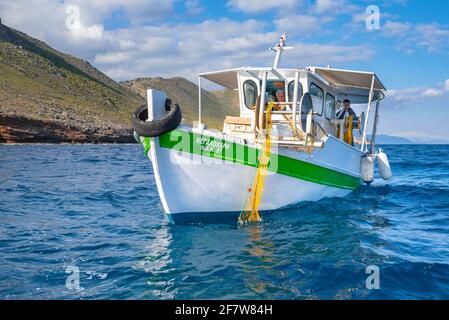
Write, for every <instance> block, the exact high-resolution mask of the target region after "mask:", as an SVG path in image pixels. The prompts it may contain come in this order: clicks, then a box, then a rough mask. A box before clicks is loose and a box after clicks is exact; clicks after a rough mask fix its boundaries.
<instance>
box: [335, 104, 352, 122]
mask: <svg viewBox="0 0 449 320" xmlns="http://www.w3.org/2000/svg"><path fill="white" fill-rule="evenodd" d="M348 116H353V117H355V116H356V114H355V112H354V110H352V108H351V101H349V99H345V100H344V101H343V109H341V110H340V111H338V113H337V119H339V120H343V119H344V118H345V117H348Z"/></svg>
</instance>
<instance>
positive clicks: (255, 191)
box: [239, 102, 274, 224]
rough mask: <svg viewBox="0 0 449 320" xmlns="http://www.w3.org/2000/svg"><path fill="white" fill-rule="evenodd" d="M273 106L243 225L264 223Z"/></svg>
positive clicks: (269, 105)
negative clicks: (263, 196)
mask: <svg viewBox="0 0 449 320" xmlns="http://www.w3.org/2000/svg"><path fill="white" fill-rule="evenodd" d="M273 106H274V102H270V103H269V104H268V107H267V113H266V119H265V124H266V126H265V127H266V133H265V142H264V145H263V147H262V153H261V155H260V157H259V159H258V161H257V171H256V175H255V176H254V178H253V181H252V185H251V187H250V188H249V189H248V196H247V198H246V201H245V204H244V206H243V209H242V211H241V212H240V217H239V223H241V224H246V223H248V222H258V221H262V219H261V218H260V215H259V206H260V202H261V200H262V195H263V190H264V186H265V178H266V176H267V171H268V164H269V162H270V155H271V124H272V122H271V111H272V110H273Z"/></svg>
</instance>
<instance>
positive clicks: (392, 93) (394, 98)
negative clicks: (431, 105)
mask: <svg viewBox="0 0 449 320" xmlns="http://www.w3.org/2000/svg"><path fill="white" fill-rule="evenodd" d="M448 92H449V79H448V80H446V82H445V83H444V84H438V85H435V86H422V87H411V88H403V89H390V90H388V92H387V102H390V103H394V104H395V105H402V104H406V103H417V102H422V101H429V99H438V98H440V97H443V96H445V95H446V94H448Z"/></svg>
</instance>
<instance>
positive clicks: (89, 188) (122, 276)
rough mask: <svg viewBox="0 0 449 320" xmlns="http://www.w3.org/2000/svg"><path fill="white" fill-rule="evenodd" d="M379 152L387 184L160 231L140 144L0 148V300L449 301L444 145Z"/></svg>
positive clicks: (448, 153)
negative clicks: (256, 221) (252, 221)
mask: <svg viewBox="0 0 449 320" xmlns="http://www.w3.org/2000/svg"><path fill="white" fill-rule="evenodd" d="M384 150H385V151H386V152H387V154H388V155H389V158H390V163H391V166H392V168H393V172H394V177H393V178H392V180H390V181H388V182H385V181H382V180H380V179H378V180H376V181H375V182H374V183H373V184H372V185H371V186H369V187H366V186H365V187H362V188H361V189H359V190H357V191H355V192H354V193H352V194H351V195H349V196H347V197H346V198H343V199H326V200H324V201H320V202H315V203H313V202H306V203H301V204H298V205H296V206H294V207H291V208H288V209H284V210H278V211H275V212H271V213H267V214H264V216H263V219H264V221H263V223H261V224H260V225H251V226H247V227H243V228H241V227H238V226H237V223H236V222H234V221H230V222H227V223H221V224H220V223H214V224H212V223H209V224H207V223H205V224H190V225H189V224H187V225H172V224H169V223H168V222H167V220H166V218H165V217H164V215H163V210H162V206H161V204H160V202H159V198H158V194H157V190H156V184H155V181H154V177H153V173H152V169H151V164H150V162H149V160H148V159H146V158H145V156H144V155H143V150H142V148H141V147H140V146H139V145H0V299H449V146H438V145H435V146H424V145H422V146H421V145H390V146H385V147H384ZM369 266H371V267H369ZM373 266H375V267H377V268H378V270H379V273H378V274H377V275H378V277H377V278H376V279H377V280H376V281H377V284H378V285H379V289H376V288H372V286H371V287H369V286H368V287H367V285H366V280H367V278H368V277H370V276H371V274H370V273H368V274H367V267H368V269H369V270H372V269H370V268H373ZM375 267H374V268H375ZM369 270H368V271H369ZM68 277H72V278H71V279H74V278H73V277H76V279H79V282H77V281H74V282H71V281H69V282H67V280H68ZM67 283H68V285H67ZM75 283H77V284H79V286H78V285H76V286H74V285H73V284H75ZM70 284H72V286H71V285H70Z"/></svg>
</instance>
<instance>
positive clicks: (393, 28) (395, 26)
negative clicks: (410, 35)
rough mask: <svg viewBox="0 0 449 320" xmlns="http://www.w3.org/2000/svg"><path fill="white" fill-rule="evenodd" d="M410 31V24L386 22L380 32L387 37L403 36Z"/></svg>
mask: <svg viewBox="0 0 449 320" xmlns="http://www.w3.org/2000/svg"><path fill="white" fill-rule="evenodd" d="M411 29H412V25H411V24H410V23H402V22H394V21H387V22H386V23H385V24H384V25H383V26H382V29H381V30H382V31H383V32H384V34H386V35H388V36H405V35H406V34H407V32H408V31H410V30H411Z"/></svg>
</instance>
